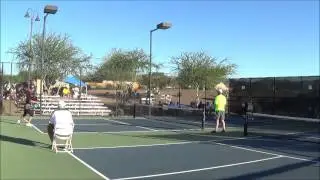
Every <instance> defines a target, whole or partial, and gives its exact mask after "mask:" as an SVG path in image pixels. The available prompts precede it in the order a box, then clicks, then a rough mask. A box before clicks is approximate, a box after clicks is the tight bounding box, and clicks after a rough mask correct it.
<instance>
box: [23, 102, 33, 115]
mask: <svg viewBox="0 0 320 180" xmlns="http://www.w3.org/2000/svg"><path fill="white" fill-rule="evenodd" d="M26 115H29V116H31V117H33V115H34V111H33V110H32V109H31V108H30V107H29V106H27V105H26V106H25V107H24V109H23V115H22V116H23V117H25V116H26Z"/></svg>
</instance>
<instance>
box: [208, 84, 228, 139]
mask: <svg viewBox="0 0 320 180" xmlns="http://www.w3.org/2000/svg"><path fill="white" fill-rule="evenodd" d="M222 93H223V91H222V89H218V95H217V96H216V98H215V100H214V107H215V113H216V128H215V130H214V131H212V133H216V132H218V128H219V121H220V120H221V123H222V127H223V130H222V132H226V123H225V111H226V105H227V98H226V97H225V96H224V95H223V94H222Z"/></svg>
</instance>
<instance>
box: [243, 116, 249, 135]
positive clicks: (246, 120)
mask: <svg viewBox="0 0 320 180" xmlns="http://www.w3.org/2000/svg"><path fill="white" fill-rule="evenodd" d="M243 135H244V136H248V114H247V112H245V118H244V126H243Z"/></svg>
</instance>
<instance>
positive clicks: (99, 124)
mask: <svg viewBox="0 0 320 180" xmlns="http://www.w3.org/2000/svg"><path fill="white" fill-rule="evenodd" d="M37 125H39V126H46V125H48V124H37ZM74 125H75V126H101V125H112V124H110V123H98V124H74Z"/></svg>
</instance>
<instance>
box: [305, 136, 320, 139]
mask: <svg viewBox="0 0 320 180" xmlns="http://www.w3.org/2000/svg"><path fill="white" fill-rule="evenodd" d="M307 138H309V139H320V137H315V136H310V137H307Z"/></svg>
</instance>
